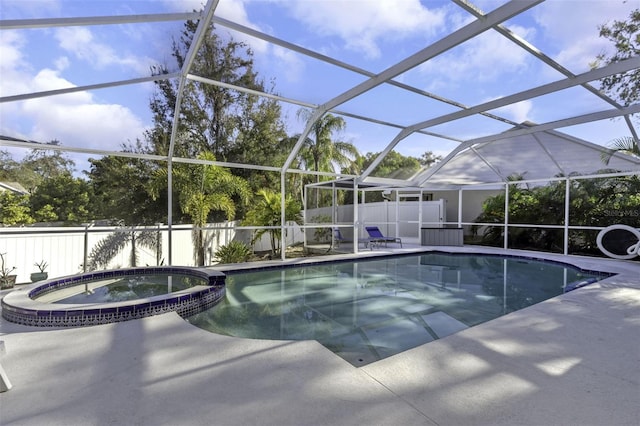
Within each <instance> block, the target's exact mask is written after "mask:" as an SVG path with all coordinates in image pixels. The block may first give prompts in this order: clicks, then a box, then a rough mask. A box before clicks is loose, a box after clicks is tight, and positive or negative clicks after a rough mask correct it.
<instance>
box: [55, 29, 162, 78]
mask: <svg viewBox="0 0 640 426" xmlns="http://www.w3.org/2000/svg"><path fill="white" fill-rule="evenodd" d="M54 37H55V39H56V40H57V41H58V43H59V45H60V47H61V48H62V49H63V50H65V51H67V52H69V53H71V54H72V55H74V56H75V57H76V58H78V59H80V60H83V61H85V62H87V63H89V64H91V65H92V66H93V67H94V68H96V69H98V70H103V69H105V68H107V67H110V66H114V65H115V66H120V67H122V68H127V69H132V70H134V71H135V72H136V74H138V75H147V74H148V73H149V66H150V65H151V64H154V63H156V61H154V60H152V59H150V58H148V57H145V56H135V55H132V54H131V53H127V52H118V51H116V50H115V49H114V47H112V46H110V45H108V44H106V43H102V42H100V41H99V40H97V39H96V38H95V37H94V36H93V33H92V32H91V31H90V30H89V29H88V28H83V27H66V28H59V29H56V31H55V33H54Z"/></svg>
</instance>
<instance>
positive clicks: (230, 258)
mask: <svg viewBox="0 0 640 426" xmlns="http://www.w3.org/2000/svg"><path fill="white" fill-rule="evenodd" d="M214 255H215V257H216V258H217V259H218V261H219V262H220V263H242V262H246V261H247V260H248V259H249V256H251V248H250V247H249V246H247V245H246V244H245V243H243V242H241V241H231V242H230V243H229V244H227V245H224V246H221V247H220V248H218V250H216V252H215V254H214Z"/></svg>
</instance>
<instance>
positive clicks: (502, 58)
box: [419, 26, 534, 90]
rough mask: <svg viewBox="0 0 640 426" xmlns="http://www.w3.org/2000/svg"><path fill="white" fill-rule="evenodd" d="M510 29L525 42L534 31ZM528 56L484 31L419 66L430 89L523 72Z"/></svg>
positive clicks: (505, 41)
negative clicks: (426, 78) (425, 76)
mask: <svg viewBox="0 0 640 426" xmlns="http://www.w3.org/2000/svg"><path fill="white" fill-rule="evenodd" d="M510 29H511V30H512V31H513V32H515V33H517V34H518V35H520V36H521V37H524V38H525V39H526V38H527V37H528V36H529V35H530V34H531V33H532V32H533V31H534V30H532V29H526V28H523V27H515V26H513V27H510ZM528 61H530V55H529V54H527V52H525V51H524V50H523V49H521V48H519V47H518V46H516V45H515V44H514V43H512V42H511V41H509V40H508V39H507V38H505V37H503V36H502V35H500V34H499V33H497V32H495V31H487V32H485V33H484V34H482V35H480V36H478V37H474V38H473V39H471V40H469V41H467V42H466V43H463V44H462V45H460V46H458V47H456V48H454V49H453V50H451V51H449V52H447V53H445V54H443V55H441V56H438V57H436V58H434V59H432V60H430V61H428V62H426V63H424V64H422V65H421V66H420V67H419V71H420V72H421V73H422V74H424V75H427V76H429V78H430V79H431V83H430V86H429V89H430V90H434V89H437V88H438V87H442V86H446V85H451V84H453V85H459V84H467V83H466V82H467V81H475V82H494V81H497V80H498V79H499V77H500V76H501V75H503V74H507V73H508V74H514V73H519V72H523V71H525V70H526V69H527V67H528Z"/></svg>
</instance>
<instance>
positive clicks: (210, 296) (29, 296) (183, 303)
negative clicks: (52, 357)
mask: <svg viewBox="0 0 640 426" xmlns="http://www.w3.org/2000/svg"><path fill="white" fill-rule="evenodd" d="M151 274H175V275H183V276H192V277H195V278H200V279H204V280H205V281H206V283H207V284H206V285H198V286H194V287H191V288H188V289H184V290H180V291H176V292H171V293H168V294H164V295H159V296H153V297H149V298H143V299H134V300H129V301H122V302H110V303H85V304H70V303H67V304H52V303H44V302H38V301H37V300H34V298H35V297H38V296H42V295H43V294H46V293H49V292H52V291H55V290H59V289H63V288H66V287H71V286H77V285H81V284H82V283H83V282H88V281H90V280H96V279H105V278H117V277H126V276H136V275H151ZM225 279H226V275H225V274H224V273H222V272H220V271H216V270H213V269H206V268H192V267H176V266H172V267H170V266H165V267H162V266H153V267H138V268H125V269H116V270H107V271H99V272H91V273H86V274H79V275H71V276H67V277H62V278H56V279H52V280H47V281H42V282H39V283H36V284H31V285H27V286H24V287H23V288H18V289H15V290H13V291H12V292H10V293H9V294H7V295H6V296H5V297H4V298H3V299H2V317H3V318H5V319H6V320H7V321H10V322H14V323H18V324H23V325H30V326H37V327H78V326H88V325H98V324H107V323H112V322H120V321H128V320H132V319H139V318H144V317H148V316H152V315H159V314H163V313H166V312H173V311H175V312H177V313H178V314H180V315H193V314H195V313H198V312H201V311H203V310H206V309H209V308H210V307H212V306H214V305H215V304H216V303H218V302H219V301H220V300H221V299H222V298H223V297H224V295H225Z"/></svg>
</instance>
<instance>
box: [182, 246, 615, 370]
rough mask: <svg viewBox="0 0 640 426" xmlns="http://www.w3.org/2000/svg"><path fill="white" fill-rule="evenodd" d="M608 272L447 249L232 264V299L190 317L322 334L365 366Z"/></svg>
mask: <svg viewBox="0 0 640 426" xmlns="http://www.w3.org/2000/svg"><path fill="white" fill-rule="evenodd" d="M606 276H609V275H607V274H602V273H598V272H587V271H581V270H579V269H577V268H574V267H572V266H570V265H566V264H560V263H556V262H549V261H537V260H533V259H529V258H523V257H503V256H496V255H464V254H455V255H452V254H444V253H428V254H419V255H415V254H414V255H402V256H392V257H385V258H376V259H375V260H362V261H355V262H354V261H349V262H340V263H329V264H315V265H312V266H302V267H293V268H278V269H268V270H260V271H254V272H250V271H249V272H234V271H230V272H227V278H226V288H227V290H226V298H225V300H223V301H221V302H220V303H219V304H218V305H216V306H214V307H213V308H211V309H208V310H206V311H203V312H201V313H198V314H196V315H192V316H189V317H186V319H187V321H189V322H190V323H191V324H194V325H196V326H198V327H201V328H203V329H206V330H209V331H212V332H215V333H220V334H226V335H230V336H237V337H246V338H260V339H279V340H280V339H281V340H317V341H318V342H320V343H321V344H323V345H324V346H325V347H327V348H329V349H330V350H332V351H333V352H334V353H336V354H337V355H339V356H341V357H342V358H344V359H345V360H347V361H348V362H350V363H351V364H353V365H355V366H361V365H366V364H368V363H370V362H374V361H377V360H379V359H383V358H386V357H388V356H391V355H394V354H396V353H399V352H402V351H404V350H407V349H410V348H413V347H416V346H419V345H421V344H424V343H428V342H430V341H433V340H436V339H439V338H442V337H445V336H448V335H450V334H453V333H456V332H458V331H461V330H464V329H466V328H468V327H472V326H474V325H477V324H480V323H483V322H486V321H489V320H491V319H494V318H497V317H500V316H502V315H505V314H507V313H509V312H513V311H516V310H518V309H522V308H525V307H527V306H530V305H533V304H535V303H539V302H541V301H543V300H546V299H549V298H551V297H554V296H557V295H559V294H562V293H563V292H564V291H567V290H569V289H573V288H576V287H579V286H582V285H585V284H588V283H590V282H593V281H596V280H598V279H601V278H604V277H606Z"/></svg>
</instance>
